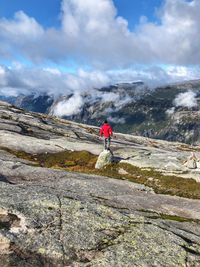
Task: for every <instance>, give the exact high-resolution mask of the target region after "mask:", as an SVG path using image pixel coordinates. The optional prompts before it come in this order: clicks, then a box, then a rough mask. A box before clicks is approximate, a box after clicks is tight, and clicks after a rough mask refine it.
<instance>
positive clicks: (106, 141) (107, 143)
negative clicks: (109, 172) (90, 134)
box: [104, 137, 110, 150]
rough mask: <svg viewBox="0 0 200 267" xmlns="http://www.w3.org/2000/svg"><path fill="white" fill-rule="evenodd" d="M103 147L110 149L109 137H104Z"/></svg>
mask: <svg viewBox="0 0 200 267" xmlns="http://www.w3.org/2000/svg"><path fill="white" fill-rule="evenodd" d="M104 149H106V150H110V137H104Z"/></svg>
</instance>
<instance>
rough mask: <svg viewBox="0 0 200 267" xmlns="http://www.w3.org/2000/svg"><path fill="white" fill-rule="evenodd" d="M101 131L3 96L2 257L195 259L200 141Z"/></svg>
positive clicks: (22, 264)
mask: <svg viewBox="0 0 200 267" xmlns="http://www.w3.org/2000/svg"><path fill="white" fill-rule="evenodd" d="M98 132H99V129H98V128H97V127H94V126H90V125H85V124H79V123H75V122H72V121H67V120H62V119H58V118H56V117H53V116H48V115H46V114H41V113H40V114H39V113H33V112H27V111H24V110H22V109H19V108H17V107H15V106H13V105H11V104H8V103H5V102H0V192H1V197H0V266H4V267H13V266H15V267H26V266H30V267H36V266H38V267H40V266H41V267H42V266H51V267H64V266H77V267H87V266H91V267H100V266H101V267H107V266H109V267H114V266H116V265H117V266H127V267H129V266H130V267H132V266H148V267H154V266H161V267H167V266H174V267H179V266H183V267H186V266H187V267H198V266H199V264H200V254H199V251H200V227H199V224H200V210H199V207H200V183H199V182H200V179H199V177H200V165H199V160H198V161H197V160H196V164H197V166H196V167H194V166H193V164H192V165H191V164H189V165H187V164H184V162H185V163H187V159H188V158H189V160H188V162H190V161H193V160H192V159H191V152H192V153H195V156H196V157H197V158H199V157H200V152H199V151H200V147H192V146H189V145H186V144H182V143H177V142H167V141H161V140H157V141H155V140H153V139H149V138H145V137H139V136H133V135H127V134H120V133H116V134H115V136H114V138H113V140H112V144H111V149H112V151H113V153H114V158H113V163H111V164H110V165H107V166H105V167H104V168H103V169H100V170H99V169H95V163H96V161H97V158H98V155H99V154H100V153H101V151H102V147H103V145H102V144H101V142H102V140H100V139H99V137H98ZM193 157H194V155H193Z"/></svg>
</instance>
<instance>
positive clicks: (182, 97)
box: [174, 91, 197, 108]
mask: <svg viewBox="0 0 200 267" xmlns="http://www.w3.org/2000/svg"><path fill="white" fill-rule="evenodd" d="M174 105H175V106H176V107H187V108H193V107H196V106H197V99H196V94H195V93H194V92H192V91H188V92H185V93H180V94H179V95H177V97H176V98H175V99H174Z"/></svg>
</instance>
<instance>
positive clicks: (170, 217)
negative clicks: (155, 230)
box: [139, 209, 200, 224]
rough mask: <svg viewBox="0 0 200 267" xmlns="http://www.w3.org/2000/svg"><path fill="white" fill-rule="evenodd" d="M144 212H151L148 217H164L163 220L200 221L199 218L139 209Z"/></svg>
mask: <svg viewBox="0 0 200 267" xmlns="http://www.w3.org/2000/svg"><path fill="white" fill-rule="evenodd" d="M139 211H141V212H144V213H149V215H148V216H146V217H148V218H150V219H162V220H169V221H176V222H194V223H198V224H199V223H200V220H197V219H189V218H185V217H181V216H177V215H170V214H165V213H158V212H155V211H151V210H150V211H149V210H143V209H142V210H139Z"/></svg>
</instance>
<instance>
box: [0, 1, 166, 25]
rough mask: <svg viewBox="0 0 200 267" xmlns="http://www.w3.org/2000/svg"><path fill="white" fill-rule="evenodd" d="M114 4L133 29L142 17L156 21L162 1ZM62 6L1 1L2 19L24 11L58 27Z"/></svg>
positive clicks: (57, 3) (57, 4) (58, 2)
mask: <svg viewBox="0 0 200 267" xmlns="http://www.w3.org/2000/svg"><path fill="white" fill-rule="evenodd" d="M114 4H115V6H116V8H117V10H118V15H120V16H123V17H124V18H126V19H127V20H128V22H129V27H130V28H131V29H132V28H134V27H135V25H136V24H138V22H139V19H140V17H141V16H146V17H147V18H148V19H149V20H150V21H156V20H157V17H156V8H158V7H159V6H161V4H162V0H139V1H138V0H114ZM60 5H61V0H42V1H41V0H0V7H1V8H0V17H6V18H12V17H13V14H14V13H15V12H17V11H19V10H23V11H24V12H25V13H27V14H28V15H29V16H33V17H34V18H36V19H37V20H38V21H39V22H40V23H41V24H42V25H44V26H45V27H51V26H54V27H58V26H59V23H60V21H59V11H60Z"/></svg>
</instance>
